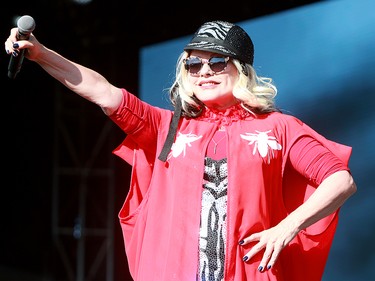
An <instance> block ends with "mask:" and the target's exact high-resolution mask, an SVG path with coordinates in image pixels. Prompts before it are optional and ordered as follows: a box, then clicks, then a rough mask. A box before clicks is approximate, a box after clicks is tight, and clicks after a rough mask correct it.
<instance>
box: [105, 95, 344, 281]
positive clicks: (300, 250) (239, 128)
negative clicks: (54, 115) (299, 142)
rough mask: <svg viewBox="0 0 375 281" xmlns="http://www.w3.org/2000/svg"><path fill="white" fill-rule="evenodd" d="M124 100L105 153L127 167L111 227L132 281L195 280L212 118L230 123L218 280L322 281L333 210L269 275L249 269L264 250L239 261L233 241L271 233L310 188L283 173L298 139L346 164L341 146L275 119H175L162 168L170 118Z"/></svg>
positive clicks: (242, 250) (289, 120) (292, 121)
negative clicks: (119, 237)
mask: <svg viewBox="0 0 375 281" xmlns="http://www.w3.org/2000/svg"><path fill="white" fill-rule="evenodd" d="M123 92H124V101H123V104H122V106H120V108H119V109H118V110H117V112H115V113H114V114H113V115H111V116H110V117H111V119H112V120H113V121H114V122H116V123H117V124H118V125H119V126H120V127H121V128H122V130H124V132H126V134H127V137H126V138H125V140H124V142H123V143H122V144H121V145H120V146H119V147H118V148H117V149H116V150H115V151H114V153H115V154H116V155H118V156H120V157H121V158H123V159H124V160H125V161H127V162H128V163H129V164H130V165H132V175H131V183H130V189H129V193H128V195H127V197H126V200H125V202H124V205H123V207H122V209H121V211H120V213H119V219H120V223H121V227H122V230H123V236H124V242H125V250H126V254H127V258H128V264H129V268H130V272H131V275H132V277H133V279H134V280H136V281H171V280H176V281H195V280H196V272H197V263H198V255H197V253H198V234H199V223H200V211H201V194H202V184H203V171H204V157H205V151H206V149H207V146H208V143H209V141H210V139H211V137H212V136H213V134H214V132H215V131H216V130H217V128H218V126H219V124H218V122H219V121H220V120H221V119H225V120H227V121H228V120H229V121H228V122H229V123H228V124H227V126H226V131H227V137H228V141H227V143H228V146H227V155H228V158H227V160H228V167H229V168H228V210H227V212H228V213H227V248H226V257H225V273H224V274H225V280H226V281H231V280H236V281H243V280H257V281H258V280H279V281H280V280H285V281H292V280H298V281H300V280H304V281H306V280H321V278H322V275H323V271H324V266H325V264H326V260H327V257H328V253H329V249H330V246H331V243H332V240H333V237H334V233H335V230H336V225H337V220H338V212H336V213H334V214H332V215H330V216H329V217H327V218H325V219H323V220H321V221H319V222H317V223H316V224H314V225H312V226H311V227H309V228H308V229H306V230H304V231H301V232H300V233H299V234H298V235H297V236H296V238H295V239H294V240H293V241H292V242H291V243H290V244H289V245H288V246H287V247H286V248H284V250H283V251H282V253H281V254H280V256H279V258H278V261H277V262H276V264H275V265H274V267H273V269H272V270H266V271H264V272H262V273H261V272H259V271H257V267H258V266H259V262H260V260H261V257H262V254H263V252H261V253H259V254H258V255H257V256H255V257H254V258H252V259H251V260H250V262H246V263H245V262H243V261H242V257H243V256H244V255H245V254H246V253H247V252H248V251H249V249H250V248H249V247H250V246H245V247H243V246H239V245H238V242H239V241H240V240H241V239H243V238H244V237H246V236H248V235H250V234H251V233H254V232H260V231H262V230H264V229H268V228H270V227H272V226H274V225H276V224H277V223H278V222H280V220H282V219H283V218H284V217H285V216H287V215H288V213H289V212H291V211H292V210H293V209H294V208H295V207H296V206H298V205H300V204H302V203H303V202H304V200H305V199H306V198H307V197H308V196H309V195H310V194H311V193H312V192H313V191H314V189H315V188H316V187H313V186H310V185H309V183H308V181H307V179H305V178H302V177H301V176H300V175H299V174H298V173H296V172H295V171H293V170H292V169H291V168H290V167H289V166H288V165H286V159H287V155H288V152H289V149H290V148H291V146H292V144H293V143H294V142H295V140H296V139H297V138H298V137H300V136H302V135H309V136H313V137H314V138H316V139H317V140H319V141H320V142H321V143H322V144H323V145H324V146H326V147H327V148H328V149H330V150H331V151H332V152H334V153H335V154H336V155H337V156H339V157H340V158H341V159H342V160H343V161H344V162H345V163H346V164H347V163H348V161H349V157H350V154H351V148H350V147H347V146H344V145H341V144H338V143H335V142H332V141H329V140H327V139H325V138H324V137H323V136H321V135H319V134H318V133H316V132H315V131H314V130H312V129H311V128H309V127H308V126H307V125H306V124H304V123H302V122H301V121H300V120H298V119H296V118H295V117H292V116H289V115H285V114H281V113H277V112H274V113H270V114H266V115H261V116H260V117H258V118H256V119H255V118H253V117H252V116H251V115H249V116H234V117H233V116H227V117H223V116H222V117H221V118H219V117H217V116H216V117H215V116H203V117H200V118H197V119H187V118H181V120H180V123H179V127H178V132H177V138H176V141H175V143H174V146H173V147H172V152H171V154H170V158H169V159H168V161H167V162H162V161H160V160H158V159H157V157H158V154H159V153H160V151H161V149H162V146H163V143H164V140H165V138H166V136H167V133H168V128H169V123H170V121H171V118H172V114H173V113H172V112H171V111H169V110H166V109H160V108H156V107H152V106H150V105H148V104H146V103H144V102H141V101H140V100H139V99H138V98H136V97H135V96H133V95H131V94H129V93H127V92H126V91H125V90H124V91H123ZM219 119H220V120H219Z"/></svg>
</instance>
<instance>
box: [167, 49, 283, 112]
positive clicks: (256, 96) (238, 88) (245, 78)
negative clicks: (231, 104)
mask: <svg viewBox="0 0 375 281" xmlns="http://www.w3.org/2000/svg"><path fill="white" fill-rule="evenodd" d="M188 56H189V53H188V52H186V51H184V52H183V53H181V55H180V56H179V58H178V60H177V64H176V73H175V77H176V78H175V81H174V82H173V84H172V86H171V87H170V89H169V95H170V100H171V102H172V104H173V105H174V106H176V102H177V97H178V96H179V97H180V99H181V106H182V114H183V115H184V116H188V117H196V116H199V115H200V114H201V112H202V110H203V108H204V104H203V103H202V102H201V101H200V100H198V99H197V98H196V97H195V95H194V92H193V89H192V88H191V84H190V83H189V81H188V71H187V70H186V69H185V65H184V59H186V58H187V57H188ZM231 60H232V62H233V64H234V65H235V67H236V68H237V70H238V74H239V76H238V81H237V82H236V84H235V85H234V88H233V96H234V97H235V98H236V99H238V100H239V101H241V105H242V107H244V108H245V109H246V110H248V111H250V112H251V113H253V114H254V115H256V114H262V113H267V112H272V111H278V109H276V107H275V100H274V99H275V96H276V95H277V88H276V87H275V85H274V84H273V81H272V79H271V78H267V77H260V76H257V74H256V72H255V70H254V68H253V67H252V66H251V65H250V64H245V63H243V62H240V61H239V60H237V59H233V58H232V59H231Z"/></svg>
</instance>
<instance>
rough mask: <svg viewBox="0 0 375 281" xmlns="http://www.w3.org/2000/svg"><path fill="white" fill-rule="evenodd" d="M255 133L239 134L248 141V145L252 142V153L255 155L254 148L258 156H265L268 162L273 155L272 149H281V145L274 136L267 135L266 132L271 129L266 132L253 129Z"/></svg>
mask: <svg viewBox="0 0 375 281" xmlns="http://www.w3.org/2000/svg"><path fill="white" fill-rule="evenodd" d="M255 132H257V134H252V133H246V134H245V135H243V134H241V138H243V139H244V140H248V141H249V145H252V144H254V143H255V144H254V149H253V155H255V152H256V150H257V149H258V152H259V154H260V156H262V157H263V158H265V157H267V163H268V164H269V163H270V161H271V158H273V157H274V152H273V150H281V148H282V146H281V145H280V144H279V143H278V142H277V140H276V138H275V137H272V136H269V135H268V133H270V132H271V130H269V131H266V132H259V131H255Z"/></svg>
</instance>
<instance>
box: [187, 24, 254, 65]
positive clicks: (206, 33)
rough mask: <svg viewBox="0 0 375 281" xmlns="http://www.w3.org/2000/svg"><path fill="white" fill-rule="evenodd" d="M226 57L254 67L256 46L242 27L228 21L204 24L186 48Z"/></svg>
mask: <svg viewBox="0 0 375 281" xmlns="http://www.w3.org/2000/svg"><path fill="white" fill-rule="evenodd" d="M184 50H185V51H190V50H200V51H210V52H214V53H218V54H221V55H226V56H229V57H232V58H235V59H238V60H240V61H242V62H245V63H248V64H251V65H253V62H254V44H253V41H252V40H251V38H250V36H249V35H248V34H247V33H246V31H245V30H243V29H242V28H241V27H240V26H238V25H235V24H233V23H230V22H226V21H211V22H207V23H204V24H203V25H202V26H201V27H200V28H199V29H198V30H197V31H196V32H195V34H194V36H193V38H192V39H191V41H190V42H189V44H187V45H186V46H185V48H184Z"/></svg>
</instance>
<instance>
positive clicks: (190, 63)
mask: <svg viewBox="0 0 375 281" xmlns="http://www.w3.org/2000/svg"><path fill="white" fill-rule="evenodd" d="M185 66H186V69H187V70H188V71H189V72H190V73H193V74H194V73H198V72H199V71H200V70H201V68H202V62H201V60H200V59H198V58H189V59H187V60H186V62H185Z"/></svg>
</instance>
